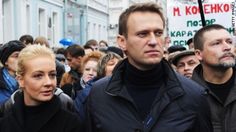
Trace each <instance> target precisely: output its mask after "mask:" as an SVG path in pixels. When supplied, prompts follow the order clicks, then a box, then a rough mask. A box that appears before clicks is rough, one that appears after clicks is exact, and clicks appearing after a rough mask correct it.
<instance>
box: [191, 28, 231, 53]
mask: <svg viewBox="0 0 236 132" xmlns="http://www.w3.org/2000/svg"><path fill="white" fill-rule="evenodd" d="M221 29H224V30H227V29H226V28H225V27H224V26H222V25H219V24H212V25H207V26H205V27H203V28H201V29H199V30H198V31H197V32H196V34H195V35H194V37H193V44H194V49H199V50H203V44H204V42H205V38H204V37H203V35H204V33H206V32H209V31H212V30H221Z"/></svg>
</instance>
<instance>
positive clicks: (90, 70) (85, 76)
mask: <svg viewBox="0 0 236 132" xmlns="http://www.w3.org/2000/svg"><path fill="white" fill-rule="evenodd" d="M102 55H103V54H102V53H101V52H99V51H93V52H91V53H89V54H87V55H85V56H84V57H83V59H82V63H81V70H82V77H81V79H80V86H81V89H84V88H85V85H86V84H87V82H88V81H90V80H91V79H93V78H95V77H96V76H97V70H98V69H97V68H98V67H97V65H98V61H99V59H100V58H101V57H102Z"/></svg>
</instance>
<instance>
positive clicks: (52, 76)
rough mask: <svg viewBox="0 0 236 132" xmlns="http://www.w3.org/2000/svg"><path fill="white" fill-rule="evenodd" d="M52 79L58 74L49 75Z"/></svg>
mask: <svg viewBox="0 0 236 132" xmlns="http://www.w3.org/2000/svg"><path fill="white" fill-rule="evenodd" d="M49 76H50V78H53V79H54V78H56V76H57V74H56V73H52V74H49Z"/></svg>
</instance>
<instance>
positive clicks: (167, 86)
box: [105, 59, 184, 100]
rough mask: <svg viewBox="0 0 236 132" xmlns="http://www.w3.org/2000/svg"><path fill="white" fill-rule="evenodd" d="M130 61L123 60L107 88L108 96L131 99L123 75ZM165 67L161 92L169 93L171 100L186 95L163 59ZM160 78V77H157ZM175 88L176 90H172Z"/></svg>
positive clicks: (162, 62)
mask: <svg viewBox="0 0 236 132" xmlns="http://www.w3.org/2000/svg"><path fill="white" fill-rule="evenodd" d="M127 61H128V59H125V60H123V61H122V62H120V63H119V64H118V65H117V66H116V68H115V70H114V72H113V75H112V77H111V79H110V81H109V83H108V85H107V87H106V88H105V91H106V93H107V94H109V95H112V96H121V97H124V98H127V99H129V100H130V99H131V97H130V96H129V94H128V92H127V90H126V88H125V86H124V81H123V75H124V72H125V71H126V70H125V68H126V67H125V63H127ZM160 63H161V64H162V65H163V66H162V67H163V70H164V73H165V74H164V78H165V79H164V80H165V82H164V86H163V89H160V92H167V93H168V95H169V96H170V98H175V97H177V96H179V95H182V94H183V93H184V91H183V89H182V88H181V85H180V82H179V80H178V79H177V76H176V73H175V72H174V71H173V69H172V68H171V66H170V65H169V63H168V62H167V61H166V60H165V59H163V60H162V61H161V62H160ZM157 76H158V75H157ZM172 88H175V89H172Z"/></svg>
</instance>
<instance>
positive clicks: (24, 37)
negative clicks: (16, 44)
mask: <svg viewBox="0 0 236 132" xmlns="http://www.w3.org/2000/svg"><path fill="white" fill-rule="evenodd" d="M19 40H20V41H21V42H22V43H23V44H25V45H30V44H33V42H34V38H33V37H32V36H31V35H29V34H26V35H22V36H21V37H20V38H19Z"/></svg>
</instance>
